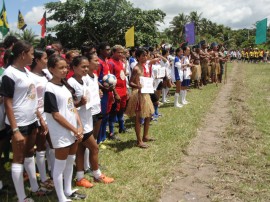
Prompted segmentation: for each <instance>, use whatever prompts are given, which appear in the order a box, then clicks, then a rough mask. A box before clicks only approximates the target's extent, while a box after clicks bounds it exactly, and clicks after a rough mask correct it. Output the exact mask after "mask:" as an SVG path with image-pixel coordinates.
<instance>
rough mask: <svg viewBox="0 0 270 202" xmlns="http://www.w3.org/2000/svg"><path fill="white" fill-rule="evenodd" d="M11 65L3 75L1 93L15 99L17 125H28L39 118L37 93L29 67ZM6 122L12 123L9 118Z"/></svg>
mask: <svg viewBox="0 0 270 202" xmlns="http://www.w3.org/2000/svg"><path fill="white" fill-rule="evenodd" d="M24 70H25V71H21V70H18V69H17V68H14V67H13V66H9V67H8V68H7V69H6V70H5V72H4V74H3V77H2V85H1V95H3V96H4V97H9V98H12V99H13V103H12V107H13V112H14V116H15V120H16V123H17V126H28V125H30V124H32V123H34V122H35V121H36V120H37V117H36V110H37V93H36V87H35V83H34V80H33V78H32V76H31V74H30V72H29V70H28V69H26V68H24ZM5 122H6V124H8V125H10V123H9V120H8V118H7V117H6V119H5Z"/></svg>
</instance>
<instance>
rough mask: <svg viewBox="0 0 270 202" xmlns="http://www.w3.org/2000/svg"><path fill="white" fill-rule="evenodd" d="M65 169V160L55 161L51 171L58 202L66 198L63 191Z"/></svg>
mask: <svg viewBox="0 0 270 202" xmlns="http://www.w3.org/2000/svg"><path fill="white" fill-rule="evenodd" d="M65 167H66V160H58V159H55V162H54V171H53V174H54V175H53V183H54V188H55V191H56V194H57V197H58V201H59V202H62V201H66V200H67V197H66V196H65V194H64V189H63V172H64V170H65Z"/></svg>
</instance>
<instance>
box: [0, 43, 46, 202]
mask: <svg viewBox="0 0 270 202" xmlns="http://www.w3.org/2000/svg"><path fill="white" fill-rule="evenodd" d="M33 54H34V49H33V47H32V45H31V44H30V43H28V42H25V41H18V42H17V43H15V45H14V46H13V48H12V52H11V55H10V57H9V62H8V68H7V69H6V70H5V72H4V75H3V78H2V85H1V95H2V96H3V97H4V104H5V111H6V115H7V117H6V120H5V122H6V124H7V131H8V132H9V133H11V134H12V150H13V161H12V167H11V173H12V179H13V182H14V186H15V189H16V193H17V196H18V199H19V202H23V201H28V202H29V201H33V199H31V198H29V197H26V195H25V191H24V183H23V170H24V168H25V170H26V172H27V173H28V176H29V180H30V185H31V190H32V194H33V195H39V196H40V195H45V194H48V193H49V191H48V190H46V189H42V188H39V186H38V183H37V179H36V168H35V160H34V145H35V141H36V134H37V130H38V123H37V115H38V118H39V119H41V118H42V117H41V115H40V113H39V112H38V111H37V95H36V88H35V83H34V80H33V79H32V76H31V74H30V72H29V71H28V70H27V69H26V68H25V66H26V65H31V63H32V60H33ZM41 126H42V131H43V132H45V133H46V126H45V125H44V124H43V122H41Z"/></svg>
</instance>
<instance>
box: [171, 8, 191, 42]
mask: <svg viewBox="0 0 270 202" xmlns="http://www.w3.org/2000/svg"><path fill="white" fill-rule="evenodd" d="M188 20H189V17H188V16H187V15H185V14H184V13H180V14H179V15H177V16H175V17H174V18H173V20H172V21H171V22H170V24H171V26H170V29H171V31H172V33H173V35H174V43H175V44H177V43H179V42H182V41H184V40H185V38H184V27H185V24H187V22H188Z"/></svg>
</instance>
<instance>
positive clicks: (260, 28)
mask: <svg viewBox="0 0 270 202" xmlns="http://www.w3.org/2000/svg"><path fill="white" fill-rule="evenodd" d="M266 33H267V18H265V19H263V20H261V21H259V22H257V24H256V39H255V44H262V43H265V42H266Z"/></svg>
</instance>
